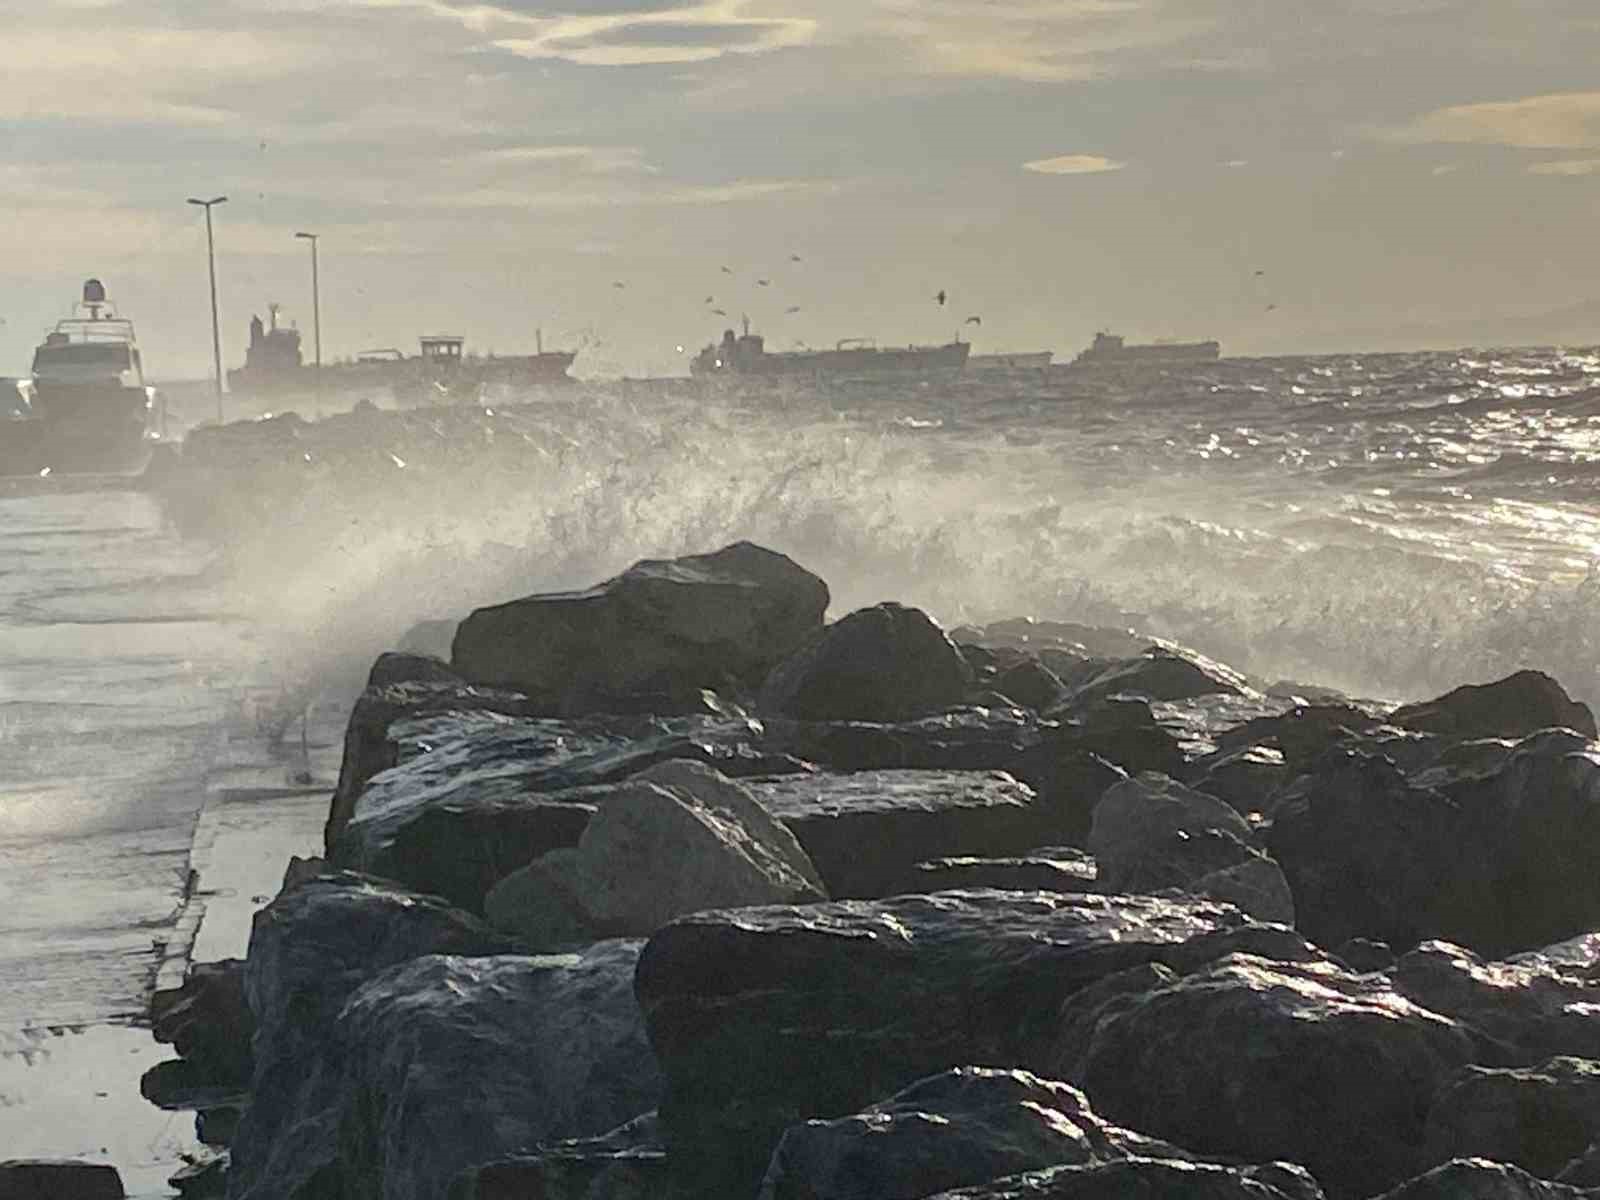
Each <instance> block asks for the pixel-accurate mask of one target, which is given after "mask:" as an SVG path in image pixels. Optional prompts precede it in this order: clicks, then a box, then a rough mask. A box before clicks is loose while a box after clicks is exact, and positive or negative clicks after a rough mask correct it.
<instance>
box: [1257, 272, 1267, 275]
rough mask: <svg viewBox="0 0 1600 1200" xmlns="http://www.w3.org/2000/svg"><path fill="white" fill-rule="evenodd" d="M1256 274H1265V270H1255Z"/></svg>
mask: <svg viewBox="0 0 1600 1200" xmlns="http://www.w3.org/2000/svg"><path fill="white" fill-rule="evenodd" d="M1256 274H1257V275H1265V274H1266V272H1265V271H1257V272H1256Z"/></svg>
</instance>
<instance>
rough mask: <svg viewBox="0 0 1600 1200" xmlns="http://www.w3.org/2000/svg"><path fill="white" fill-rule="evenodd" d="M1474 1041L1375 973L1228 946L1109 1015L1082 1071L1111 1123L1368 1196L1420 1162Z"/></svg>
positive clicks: (1335, 1190) (1096, 1034)
mask: <svg viewBox="0 0 1600 1200" xmlns="http://www.w3.org/2000/svg"><path fill="white" fill-rule="evenodd" d="M1473 1052H1474V1046H1473V1041H1472V1039H1471V1038H1470V1037H1469V1036H1468V1034H1467V1033H1466V1032H1465V1031H1464V1030H1462V1029H1461V1028H1460V1027H1459V1026H1457V1025H1456V1024H1455V1023H1454V1022H1452V1021H1450V1020H1448V1019H1446V1018H1444V1017H1441V1016H1439V1015H1437V1014H1435V1013H1432V1012H1429V1011H1428V1010H1426V1009H1423V1008H1421V1007H1419V1006H1418V1005H1415V1004H1412V1003H1410V1002H1408V1001H1407V1000H1406V999H1405V998H1404V997H1402V996H1401V995H1400V994H1398V993H1397V992H1396V991H1395V990H1394V989H1392V988H1391V987H1390V986H1389V984H1388V981H1387V980H1385V979H1383V977H1381V976H1357V975H1352V974H1350V973H1349V972H1346V971H1343V970H1341V969H1340V968H1338V967H1336V966H1334V965H1333V964H1331V963H1322V962H1318V963H1301V964H1290V963H1284V962H1278V961H1272V960H1268V959H1262V958H1257V957H1254V956H1251V955H1230V956H1229V957H1227V958H1225V959H1222V960H1221V961H1219V962H1217V963H1215V964H1213V965H1212V966H1211V967H1209V968H1207V969H1205V970H1201V971H1198V972H1195V973H1194V974H1191V975H1188V976H1185V977H1184V978H1182V979H1179V980H1177V981H1176V982H1174V983H1172V984H1170V985H1169V986H1166V987H1164V988H1161V989H1159V990H1156V991H1153V992H1150V993H1148V994H1147V995H1145V996H1143V997H1141V998H1138V999H1136V1000H1134V1001H1133V1002H1132V1003H1130V1004H1128V1005H1126V1006H1125V1007H1123V1008H1121V1009H1120V1011H1116V1012H1114V1013H1110V1014H1108V1015H1104V1016H1102V1017H1101V1019H1100V1020H1099V1021H1098V1022H1097V1023H1096V1025H1095V1027H1094V1033H1093V1037H1092V1040H1091V1042H1090V1045H1089V1049H1088V1052H1087V1054H1086V1055H1085V1056H1084V1060H1083V1080H1082V1082H1083V1086H1084V1088H1085V1090H1086V1091H1087V1092H1088V1093H1089V1094H1090V1095H1091V1096H1093V1097H1094V1099H1095V1105H1096V1108H1097V1109H1098V1110H1099V1111H1100V1112H1102V1113H1103V1114H1104V1115H1105V1116H1106V1117H1108V1118H1109V1119H1111V1120H1113V1121H1116V1122H1117V1123H1118V1124H1121V1125H1125V1126H1127V1127H1129V1128H1134V1129H1139V1130H1141V1131H1143V1132H1145V1133H1149V1134H1152V1135H1155V1136H1158V1137H1165V1138H1169V1139H1171V1140H1173V1141H1175V1142H1177V1143H1179V1144H1180V1145H1183V1146H1185V1147H1187V1148H1188V1149H1190V1150H1193V1151H1195V1152H1197V1153H1199V1154H1201V1155H1202V1156H1204V1155H1208V1154H1220V1155H1229V1156H1238V1157H1242V1158H1244V1159H1247V1160H1257V1161H1259V1160H1262V1159H1273V1158H1282V1159H1287V1160H1290V1161H1294V1162H1298V1163H1303V1164H1304V1165H1305V1166H1306V1167H1308V1168H1309V1169H1310V1170H1311V1172H1312V1174H1313V1175H1315V1176H1316V1177H1317V1179H1318V1180H1319V1181H1320V1182H1321V1183H1322V1185H1323V1186H1324V1187H1326V1188H1328V1190H1329V1193H1330V1194H1331V1195H1337V1196H1354V1197H1360V1196H1369V1195H1371V1194H1372V1193H1373V1192H1376V1191H1378V1190H1381V1189H1382V1188H1385V1187H1390V1186H1393V1185H1394V1184H1395V1183H1398V1182H1399V1181H1401V1180H1403V1179H1406V1178H1408V1177H1409V1176H1410V1175H1412V1174H1414V1173H1415V1172H1416V1171H1417V1170H1418V1169H1420V1168H1421V1167H1422V1166H1423V1165H1424V1164H1423V1162H1422V1161H1421V1158H1420V1155H1419V1147H1420V1145H1421V1140H1422V1133H1423V1119H1424V1116H1425V1114H1426V1112H1427V1108H1428V1103H1429V1100H1430V1099H1431V1097H1432V1095H1433V1094H1434V1092H1435V1091H1436V1090H1437V1089H1438V1087H1439V1085H1440V1084H1441V1083H1443V1082H1444V1081H1445V1080H1446V1079H1448V1078H1449V1077H1451V1076H1452V1075H1454V1074H1455V1073H1456V1072H1457V1071H1458V1070H1459V1069H1460V1068H1461V1067H1463V1066H1465V1065H1466V1064H1467V1063H1468V1062H1470V1061H1472V1058H1473Z"/></svg>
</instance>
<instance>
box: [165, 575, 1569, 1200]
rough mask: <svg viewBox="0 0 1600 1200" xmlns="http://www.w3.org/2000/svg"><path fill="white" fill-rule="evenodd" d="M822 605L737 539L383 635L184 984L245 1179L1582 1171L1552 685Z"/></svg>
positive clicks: (1560, 767)
mask: <svg viewBox="0 0 1600 1200" xmlns="http://www.w3.org/2000/svg"><path fill="white" fill-rule="evenodd" d="M827 598H828V594H827V589H826V587H825V585H824V584H823V583H822V581H821V580H819V579H817V578H816V577H815V576H813V575H811V574H810V573H809V572H807V571H805V570H804V569H803V568H801V567H800V566H799V565H797V564H795V563H793V562H791V561H789V560H788V559H786V558H784V557H783V556H781V555H777V554H774V553H772V552H770V551H767V550H763V549H760V548H758V547H754V546H750V545H744V544H741V545H736V546H732V547H728V548H727V549H725V550H722V551H718V552H716V553H713V554H707V555H700V556H694V557H691V558H687V559H680V560H673V561H668V562H647V563H641V564H639V565H638V566H637V567H634V568H631V569H630V570H629V571H626V572H624V573H623V574H622V575H620V576H618V577H616V578H615V579H613V580H610V581H608V582H606V583H603V584H600V585H598V586H597V587H596V588H593V589H590V590H588V591H585V592H582V593H577V594H570V593H569V594H563V595H558V596H547V597H539V596H535V597H527V598H524V599H522V600H518V601H515V602H513V603H511V604H508V605H501V606H498V607H497V608H494V609H489V610H481V611H479V612H478V613H474V614H472V615H470V616H468V617H467V618H466V619H465V620H463V621H462V622H461V624H460V626H459V628H458V629H457V631H456V633H455V638H454V647H453V653H452V656H451V661H449V662H444V661H440V660H432V659H427V658H423V657H418V656H415V655H386V656H385V657H384V658H383V659H381V660H380V661H379V663H378V664H377V665H376V666H375V668H374V671H373V675H372V678H371V685H370V686H369V688H368V690H367V691H366V693H365V694H364V695H363V696H362V697H361V699H360V701H359V702H358V703H357V705H356V706H355V709H354V711H353V713H352V716H351V719H350V725H349V731H348V734H347V738H346V746H345V759H344V765H343V770H342V772H341V778H340V781H339V786H338V790H337V792H336V794H335V796H334V798H333V802H332V806H331V811H330V814H329V821H328V826H327V845H326V848H325V849H326V859H325V861H323V862H321V863H317V864H299V865H297V866H296V868H295V869H294V870H293V871H292V872H291V874H290V876H289V878H287V879H286V881H285V886H284V888H283V890H282V891H281V892H280V894H279V895H278V896H277V897H276V898H275V899H273V900H272V901H271V903H270V904H268V905H267V906H266V907H265V908H263V909H262V910H261V911H260V912H259V913H258V914H257V916H256V919H255V927H254V932H253V935H252V938H251V944H250V950H249V955H248V957H247V959H246V960H245V962H244V964H243V965H242V967H239V968H237V969H236V970H234V971H231V972H230V971H227V970H226V969H224V968H217V969H215V970H213V971H211V972H210V973H209V974H208V973H207V972H206V971H197V972H196V975H195V977H194V979H193V980H192V981H191V983H192V986H191V988H190V991H189V992H188V993H184V994H182V995H179V996H175V997H168V998H166V999H165V1000H164V1005H165V1011H166V1013H167V1015H168V1018H169V1020H168V1025H167V1029H168V1034H169V1036H170V1038H171V1040H173V1041H174V1043H175V1044H176V1045H177V1048H178V1049H179V1050H180V1052H182V1053H184V1054H187V1055H190V1056H191V1057H190V1058H188V1059H185V1060H182V1061H184V1062H186V1063H188V1064H189V1066H188V1067H187V1068H184V1069H185V1070H187V1071H189V1072H190V1074H192V1075H194V1076H196V1077H197V1078H196V1079H189V1078H188V1077H187V1076H186V1080H187V1081H188V1082H190V1083H197V1082H203V1080H204V1077H205V1076H206V1075H207V1074H208V1072H209V1073H211V1074H215V1075H217V1076H218V1077H219V1079H221V1080H222V1082H223V1083H225V1084H226V1085H227V1086H229V1087H232V1088H234V1089H235V1090H236V1091H237V1092H238V1093H239V1095H238V1103H240V1104H241V1105H243V1113H242V1116H241V1117H240V1119H239V1122H238V1125H237V1129H236V1130H235V1131H233V1132H232V1137H231V1143H232V1144H231V1155H232V1161H231V1165H230V1167H229V1169H228V1171H227V1176H226V1190H227V1194H228V1195H229V1196H231V1197H234V1198H235V1200H246V1198H249V1200H314V1198H316V1200H320V1198H323V1197H338V1198H341V1200H345V1198H354V1197H362V1198H373V1200H377V1198H380V1197H381V1198H383V1200H422V1198H424V1197H446V1196H448V1197H450V1198H451V1200H488V1198H491V1197H493V1198H496V1200H498V1198H500V1197H507V1198H509V1197H513V1196H515V1197H543V1198H547V1200H555V1198H560V1200H580V1198H583V1200H624V1198H626V1200H638V1198H643V1197H652V1198H656V1197H666V1198H674V1197H676V1198H681V1200H687V1198H689V1197H695V1198H697V1200H698V1198H701V1197H712V1198H718V1200H721V1198H729V1200H758V1198H759V1200H800V1198H805V1200H860V1198H861V1197H865V1196H871V1197H874V1198H875V1200H923V1198H933V1197H940V1198H941V1200H954V1198H956V1197H964V1198H970V1200H980V1198H987V1200H1000V1198H1001V1197H1018V1198H1020V1197H1052V1198H1064V1197H1073V1198H1078V1200H1087V1198H1090V1197H1096V1198H1098V1197H1106V1198H1110V1197H1125V1196H1134V1195H1137V1196H1151V1197H1180V1196H1181V1197H1213V1198H1216V1200H1233V1198H1238V1200H1246V1198H1250V1200H1313V1198H1316V1197H1328V1198H1331V1200H1346V1198H1349V1200H1355V1198H1365V1197H1377V1196H1392V1197H1396V1198H1398V1197H1432V1196H1440V1197H1443V1196H1454V1195H1471V1196H1474V1197H1483V1198H1488V1200H1494V1198H1499V1197H1506V1198H1510V1197H1532V1196H1548V1197H1557V1196H1583V1195H1600V1188H1597V1185H1596V1183H1595V1182H1593V1181H1594V1180H1596V1179H1597V1178H1600V1173H1597V1172H1596V1169H1595V1166H1594V1164H1595V1163H1596V1162H1597V1161H1600V1146H1597V1145H1596V1143H1597V1142H1600V1102H1597V1099H1596V1097H1597V1096H1600V1090H1597V1088H1596V1084H1595V1082H1594V1081H1595V1079H1596V1078H1600V1033H1597V1032H1596V1030H1597V1029H1600V1023H1597V1022H1596V1021H1595V1018H1594V1014H1595V1013H1596V1012H1600V1007H1597V1006H1600V932H1597V931H1600V885H1597V884H1596V883H1595V879H1596V878H1597V877H1600V871H1597V870H1596V867H1597V866H1600V818H1597V817H1596V816H1595V815H1594V814H1595V813H1596V812H1600V804H1597V802H1596V801H1597V800H1600V775H1597V771H1600V747H1597V746H1596V744H1595V742H1594V741H1593V740H1592V739H1593V738H1594V736H1595V727H1594V721H1593V717H1592V715H1591V714H1590V713H1589V711H1588V710H1587V709H1586V708H1584V707H1583V706H1582V705H1580V704H1576V703H1574V702H1573V701H1572V700H1571V699H1570V698H1569V697H1567V696H1566V694H1565V693H1564V692H1563V691H1562V690H1561V688H1560V687H1559V685H1558V684H1557V683H1556V682H1555V681H1554V680H1551V679H1549V678H1548V677H1545V676H1541V675H1536V674H1534V673H1531V672H1524V673H1521V674H1519V675H1515V676H1512V677H1510V678H1508V679H1506V680H1501V681H1495V682H1490V683H1487V684H1483V685H1474V686H1472V687H1470V688H1463V689H1460V690H1458V691H1456V692H1452V693H1449V694H1447V695H1445V696H1441V697H1438V698H1437V699H1434V700H1431V701H1428V702H1426V703H1423V704H1420V705H1411V706H1406V707H1401V708H1396V707H1395V706H1393V705H1388V704H1380V703H1373V702H1358V701H1354V700H1349V699H1346V698H1343V697H1340V696H1337V695H1336V694H1332V693H1329V692H1327V691H1326V690H1324V689H1313V688H1301V687H1295V686H1292V685H1274V686H1270V687H1269V686H1263V684H1262V683H1261V682H1260V681H1255V680H1250V679H1246V678H1244V677H1243V676H1241V675H1239V674H1238V673H1237V672H1235V671H1232V670H1230V669H1229V668H1227V667H1226V666H1224V665H1222V664H1219V663H1214V662H1210V661H1208V660H1206V659H1204V658H1203V657H1202V656H1200V655H1197V654H1194V653H1193V652H1191V651H1187V650H1185V649H1184V648H1182V647H1178V646H1173V645H1170V644H1167V643H1161V642H1153V641H1148V640H1143V639H1137V638H1135V637H1133V636H1131V635H1129V634H1127V633H1126V632H1121V631H1105V630H1095V629H1091V628H1087V627H1083V626H1073V625H1066V624H1051V623H1045V622H1031V621H1023V620H1017V621H1008V622H1005V623H1003V624H1001V625H998V626H991V627H988V628H985V629H978V628H967V629H963V630H959V631H956V636H955V637H952V636H950V635H949V634H947V633H946V632H945V631H943V630H941V629H940V628H939V627H938V626H937V625H936V624H935V623H934V622H933V621H932V620H931V619H930V618H929V617H928V616H927V615H926V614H924V613H921V612H918V611H917V610H915V609H910V608H905V607H902V606H900V605H895V604H883V605H879V606H875V607H873V608H869V609H864V610H861V611H860V612H857V613H852V614H849V615H846V616H844V617H843V618H842V619H840V620H838V621H836V622H834V623H832V624H827V623H825V621H824V612H825V609H826V606H827ZM240 998H242V1001H243V1003H242V1006H241V1004H239V1003H238V1000H239V999H240ZM212 1011H215V1012H217V1013H218V1014H221V1015H220V1016H219V1017H218V1019H219V1020H227V1021H231V1022H233V1023H234V1027H235V1028H236V1029H243V1030H249V1029H253V1036H252V1037H251V1043H250V1044H251V1054H250V1055H248V1056H243V1055H241V1054H238V1053H236V1052H225V1051H224V1046H225V1044H226V1039H219V1038H218V1037H215V1036H207V1035H206V1034H205V1033H204V1031H203V1025H204V1019H205V1014H206V1013H208V1012H212ZM223 1077H225V1078H223ZM1586 1189H1587V1190H1586Z"/></svg>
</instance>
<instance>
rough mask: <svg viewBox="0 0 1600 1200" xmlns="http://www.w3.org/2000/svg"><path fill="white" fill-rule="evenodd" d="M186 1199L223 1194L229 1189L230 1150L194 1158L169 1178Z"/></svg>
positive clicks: (201, 1199)
mask: <svg viewBox="0 0 1600 1200" xmlns="http://www.w3.org/2000/svg"><path fill="white" fill-rule="evenodd" d="M167 1183H168V1184H170V1185H171V1186H172V1187H173V1188H174V1189H175V1190H176V1191H177V1193H178V1195H180V1196H182V1197H184V1200H204V1198H205V1197H212V1196H221V1195H223V1194H224V1193H225V1192H226V1191H227V1189H228V1152H227V1151H226V1150H224V1151H223V1152H222V1153H221V1154H207V1155H204V1156H202V1157H196V1158H192V1159H191V1160H190V1161H187V1162H185V1164H184V1165H183V1167H182V1168H181V1169H179V1170H178V1171H177V1172H176V1173H175V1174H173V1175H171V1176H169V1177H168V1178H167Z"/></svg>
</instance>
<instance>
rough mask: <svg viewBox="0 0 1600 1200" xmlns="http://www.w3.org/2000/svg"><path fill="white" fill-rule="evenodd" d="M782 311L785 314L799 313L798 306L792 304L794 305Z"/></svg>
mask: <svg viewBox="0 0 1600 1200" xmlns="http://www.w3.org/2000/svg"><path fill="white" fill-rule="evenodd" d="M783 311H784V312H786V313H797V312H799V311H800V306H799V305H798V304H794V305H791V306H790V307H788V308H786V309H784V310H783Z"/></svg>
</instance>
